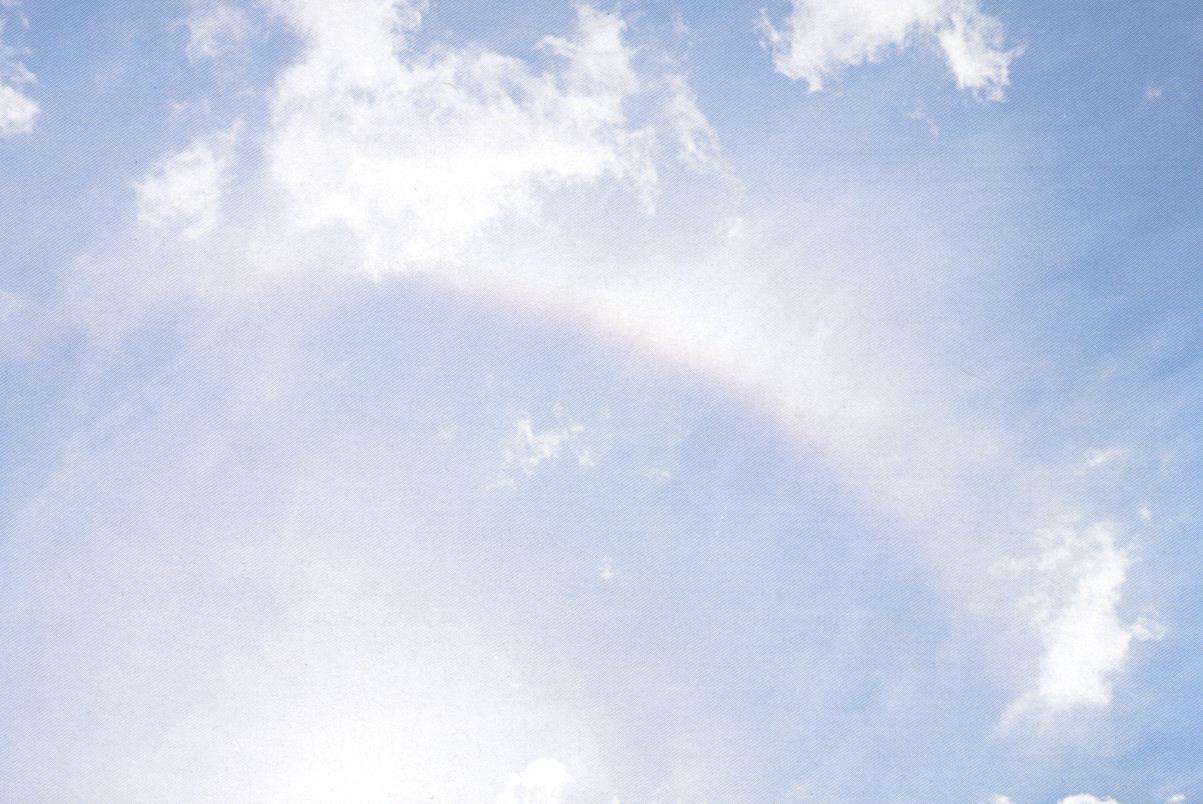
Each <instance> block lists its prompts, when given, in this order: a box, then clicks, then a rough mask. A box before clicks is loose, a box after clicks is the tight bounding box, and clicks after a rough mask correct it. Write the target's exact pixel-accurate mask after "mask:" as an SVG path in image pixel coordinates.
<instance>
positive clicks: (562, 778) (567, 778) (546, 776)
mask: <svg viewBox="0 0 1203 804" xmlns="http://www.w3.org/2000/svg"><path fill="white" fill-rule="evenodd" d="M571 785H572V776H571V774H569V773H568V768H566V767H564V765H563V763H561V762H557V761H556V760H554V759H548V758H547V757H540V758H539V759H536V760H535V761H534V762H532V763H531V764H530V765H527V767H526V770H524V771H522V773H511V774H510V776H509V779H508V780H507V781H506V785H505V789H504V790H502V791H501V794H500V795H499V796H498V797H497V804H560V802H562V801H564V799H565V795H566V794H567V792H568V788H569V787H570V786H571Z"/></svg>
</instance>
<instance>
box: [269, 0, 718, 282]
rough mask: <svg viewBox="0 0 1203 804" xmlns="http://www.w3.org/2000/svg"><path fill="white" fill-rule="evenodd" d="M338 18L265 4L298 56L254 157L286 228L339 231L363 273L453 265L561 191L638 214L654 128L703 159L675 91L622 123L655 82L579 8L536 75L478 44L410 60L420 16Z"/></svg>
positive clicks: (363, 5) (605, 25)
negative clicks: (581, 189)
mask: <svg viewBox="0 0 1203 804" xmlns="http://www.w3.org/2000/svg"><path fill="white" fill-rule="evenodd" d="M352 5H353V6H354V7H353V8H350V9H348V8H345V7H342V6H340V7H339V10H338V12H337V13H335V12H333V11H331V10H330V8H329V4H328V3H324V2H321V3H317V2H311V1H309V0H290V1H289V2H279V3H277V4H276V9H277V11H278V12H279V13H281V14H282V15H283V16H284V18H285V19H286V20H288V21H289V23H290V24H291V25H292V26H293V27H294V29H295V30H296V31H297V32H298V33H299V34H300V35H301V36H302V38H303V39H304V41H305V50H304V55H303V57H302V58H301V60H300V61H299V63H297V64H295V65H293V66H292V67H291V68H289V69H288V70H286V71H285V72H284V74H283V75H282V76H281V78H280V79H279V81H278V83H277V87H276V91H275V97H274V100H273V103H272V119H273V127H272V131H271V133H270V135H269V137H268V139H267V146H266V147H267V159H268V163H269V166H270V171H271V175H272V176H273V177H274V178H275V179H276V180H277V181H278V182H279V183H280V184H281V185H283V187H284V188H285V189H286V190H287V191H288V192H289V194H290V197H291V198H292V200H293V203H294V206H295V212H296V213H297V214H298V215H299V217H300V219H301V220H303V221H305V222H306V223H307V224H308V225H310V226H321V225H324V224H330V223H336V224H341V225H343V226H346V227H347V228H348V229H350V230H351V231H352V232H354V233H355V234H356V235H357V236H358V237H359V239H360V241H361V243H362V245H363V248H364V251H365V253H366V258H367V261H368V263H369V268H370V269H371V270H372V271H373V272H375V273H377V274H379V273H382V272H385V271H403V270H406V269H409V268H411V267H413V266H414V265H424V266H430V265H433V264H439V263H442V262H445V261H448V260H452V259H455V258H457V257H459V256H461V254H462V252H463V250H464V248H465V247H466V246H467V245H468V244H469V243H470V242H472V241H473V240H474V239H475V238H476V237H477V236H479V235H480V234H481V233H482V232H483V231H484V230H485V229H486V228H487V227H488V226H489V225H490V224H491V223H492V222H494V221H496V220H497V219H498V218H500V217H501V216H503V215H505V214H514V213H516V214H520V215H533V214H534V213H536V212H537V211H538V207H539V202H540V199H541V197H542V196H543V195H545V194H546V193H548V192H550V191H554V190H556V189H557V188H561V187H565V186H569V185H573V184H582V183H591V182H596V181H598V180H600V179H603V178H610V179H612V180H616V181H619V182H621V183H624V184H625V185H627V186H628V187H630V188H632V189H633V190H634V191H635V193H636V194H637V195H638V197H639V198H640V199H641V201H642V203H643V205H644V206H645V208H647V209H651V207H652V206H653V204H654V201H655V198H656V194H657V187H658V170H657V165H656V162H657V159H656V155H657V153H658V147H659V146H658V142H659V138H658V134H659V129H662V128H669V129H671V130H672V131H673V132H675V133H676V134H677V135H679V136H680V137H681V140H682V142H681V154H682V158H683V159H684V160H685V161H686V162H687V163H688V164H690V165H692V166H695V167H696V166H700V165H702V164H704V163H709V162H711V161H713V160H715V159H716V151H717V146H716V144H715V139H714V137H713V132H712V131H711V130H710V129H709V126H708V124H706V123H705V119H704V118H703V117H701V115H700V113H698V112H697V108H696V105H694V104H693V102H692V96H691V95H689V94H688V92H687V89H686V88H684V86H683V84H681V83H674V84H673V85H672V87H673V89H674V91H673V92H672V93H671V100H670V102H669V103H668V107H669V108H668V109H667V110H663V111H661V112H660V114H659V117H658V119H653V120H650V121H645V122H643V123H638V124H637V123H634V122H632V121H631V120H630V119H629V118H628V111H627V106H628V102H629V101H631V100H632V99H633V98H635V97H636V96H639V95H640V94H641V93H643V92H645V91H646V92H648V93H652V92H653V91H660V92H662V91H663V84H664V82H663V81H662V80H659V79H657V80H649V79H647V78H645V77H643V76H641V75H640V74H639V73H638V72H637V71H636V69H635V66H634V61H633V58H634V51H633V49H632V48H631V47H629V46H628V45H627V44H626V43H625V42H624V39H623V36H624V31H625V28H626V23H625V22H624V21H623V20H622V19H621V18H620V17H619V16H618V15H617V14H607V13H603V12H599V11H596V10H594V9H592V8H590V7H588V6H583V5H582V6H579V7H578V14H577V30H576V32H575V34H574V35H573V36H570V37H547V38H545V39H543V40H542V42H541V43H540V48H541V49H542V50H543V51H545V52H547V53H550V54H552V55H553V56H555V57H557V59H558V61H559V69H557V70H555V71H550V72H537V71H535V70H534V69H532V67H531V66H530V65H528V64H527V63H526V62H524V61H521V60H519V59H515V58H511V57H508V56H504V55H501V54H498V53H495V52H491V51H488V50H483V49H480V48H477V47H466V48H462V49H450V48H434V49H432V50H430V51H429V52H425V53H419V52H414V51H412V50H411V49H410V48H409V47H408V45H407V40H406V36H405V34H406V33H407V32H409V31H411V30H413V29H414V28H415V27H417V25H418V24H419V23H420V21H421V14H422V11H423V6H422V5H420V4H417V5H415V4H397V3H392V2H382V1H381V0H359V1H358V2H357V3H354V4H352ZM666 118H667V119H666ZM670 124H671V125H670Z"/></svg>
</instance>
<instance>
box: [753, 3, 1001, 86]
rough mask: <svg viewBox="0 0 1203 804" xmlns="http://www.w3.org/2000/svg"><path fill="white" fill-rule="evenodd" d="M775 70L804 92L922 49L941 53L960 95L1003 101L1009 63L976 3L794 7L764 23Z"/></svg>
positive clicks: (992, 24)
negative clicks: (779, 19) (925, 45)
mask: <svg viewBox="0 0 1203 804" xmlns="http://www.w3.org/2000/svg"><path fill="white" fill-rule="evenodd" d="M762 27H763V30H764V33H765V37H766V39H767V41H768V44H769V46H770V47H771V49H772V53H773V63H774V65H775V66H776V68H777V71H778V72H780V73H781V74H783V75H785V76H787V77H789V78H792V79H795V80H797V79H800V80H803V81H806V83H807V84H808V85H809V87H810V89H811V91H818V90H821V89H822V88H823V87H824V85H825V84H826V82H827V81H828V80H829V79H831V78H834V77H836V76H838V75H839V74H840V73H841V72H842V71H843V70H844V69H845V68H847V67H854V66H857V65H860V64H865V63H869V62H875V61H878V60H880V59H881V58H882V57H883V56H885V55H886V54H887V53H889V52H890V51H892V50H901V49H904V48H906V47H909V46H910V45H911V44H913V43H916V42H929V43H933V44H934V45H935V46H938V47H939V49H940V50H941V51H942V52H943V54H944V58H945V60H946V61H947V63H948V67H949V69H950V70H951V71H952V73H953V75H954V76H955V78H956V82H957V86H958V87H959V88H960V89H967V90H971V91H973V92H974V93H976V94H977V95H978V96H979V97H982V98H986V99H989V100H1002V99H1003V95H1004V92H1005V89H1006V87H1007V85H1008V84H1009V83H1010V67H1011V61H1012V60H1013V59H1014V58H1015V57H1016V56H1017V55H1019V53H1020V49H1019V48H1011V49H1006V48H1005V45H1004V41H1005V40H1004V35H1003V29H1002V24H1001V23H1000V22H999V21H998V20H997V19H996V18H994V17H992V16H990V15H988V14H986V13H985V12H983V11H982V10H981V8H980V7H979V5H978V2H977V0H794V1H793V8H792V10H791V12H790V14H789V16H788V17H787V18H786V19H785V20H784V22H783V23H781V24H780V27H778V26H776V25H774V24H773V23H772V22H769V21H768V20H767V19H766V21H765V22H764V23H763V26H762Z"/></svg>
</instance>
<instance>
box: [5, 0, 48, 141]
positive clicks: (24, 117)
mask: <svg viewBox="0 0 1203 804" xmlns="http://www.w3.org/2000/svg"><path fill="white" fill-rule="evenodd" d="M6 5H10V4H6ZM4 22H5V21H4V20H3V19H0V137H7V136H11V135H13V134H25V133H28V132H29V131H32V130H33V125H34V122H35V121H36V120H37V117H38V114H40V113H41V106H40V105H39V104H38V102H37V101H35V100H34V99H33V98H31V97H29V96H28V95H26V94H25V93H24V91H23V88H24V87H26V86H28V85H29V84H32V83H34V81H35V80H36V79H35V77H34V74H33V73H31V72H30V71H29V69H28V68H27V67H26V66H25V64H24V63H23V62H22V61H21V60H20V58H19V56H20V55H21V52H20V51H18V50H17V49H16V48H13V47H10V46H8V45H6V44H5V43H4Z"/></svg>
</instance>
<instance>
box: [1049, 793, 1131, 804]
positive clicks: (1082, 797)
mask: <svg viewBox="0 0 1203 804" xmlns="http://www.w3.org/2000/svg"><path fill="white" fill-rule="evenodd" d="M1057 804H1119V802H1118V801H1116V800H1115V799H1113V798H1099V797H1097V796H1092V795H1090V794H1089V793H1078V794H1077V795H1074V796H1066V797H1065V798H1063V799H1061V800H1060V801H1058V802H1057Z"/></svg>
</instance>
